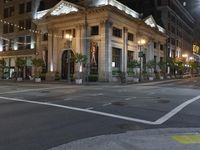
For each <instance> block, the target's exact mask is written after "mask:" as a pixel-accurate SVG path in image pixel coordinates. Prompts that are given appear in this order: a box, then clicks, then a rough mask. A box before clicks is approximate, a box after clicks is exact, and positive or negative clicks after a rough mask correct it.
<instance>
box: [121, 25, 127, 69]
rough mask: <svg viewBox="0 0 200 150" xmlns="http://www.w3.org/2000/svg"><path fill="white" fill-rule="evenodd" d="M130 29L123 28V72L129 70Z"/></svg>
mask: <svg viewBox="0 0 200 150" xmlns="http://www.w3.org/2000/svg"><path fill="white" fill-rule="evenodd" d="M127 53H128V29H127V28H125V27H124V28H123V50H122V66H121V70H122V72H127Z"/></svg>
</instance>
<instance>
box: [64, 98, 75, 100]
mask: <svg viewBox="0 0 200 150" xmlns="http://www.w3.org/2000/svg"><path fill="white" fill-rule="evenodd" d="M71 100H73V99H72V98H66V99H64V101H71Z"/></svg>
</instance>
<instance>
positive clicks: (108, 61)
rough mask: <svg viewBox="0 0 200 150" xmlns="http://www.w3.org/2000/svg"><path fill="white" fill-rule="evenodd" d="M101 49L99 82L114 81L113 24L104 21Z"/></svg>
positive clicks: (101, 26)
mask: <svg viewBox="0 0 200 150" xmlns="http://www.w3.org/2000/svg"><path fill="white" fill-rule="evenodd" d="M100 33H101V35H100V36H101V43H100V48H99V51H100V52H99V80H102V81H112V43H111V42H112V22H110V21H109V20H102V21H101V24H100Z"/></svg>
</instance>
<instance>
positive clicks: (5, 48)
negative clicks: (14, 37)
mask: <svg viewBox="0 0 200 150" xmlns="http://www.w3.org/2000/svg"><path fill="white" fill-rule="evenodd" d="M7 45H8V41H6V40H3V51H6V50H7Z"/></svg>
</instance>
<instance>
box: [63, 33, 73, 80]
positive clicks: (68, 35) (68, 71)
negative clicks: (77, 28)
mask: <svg viewBox="0 0 200 150" xmlns="http://www.w3.org/2000/svg"><path fill="white" fill-rule="evenodd" d="M65 39H66V40H67V41H66V48H68V50H67V81H68V83H70V82H71V77H70V70H71V68H70V67H71V51H70V50H69V49H70V48H71V46H72V35H71V34H66V35H65Z"/></svg>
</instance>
